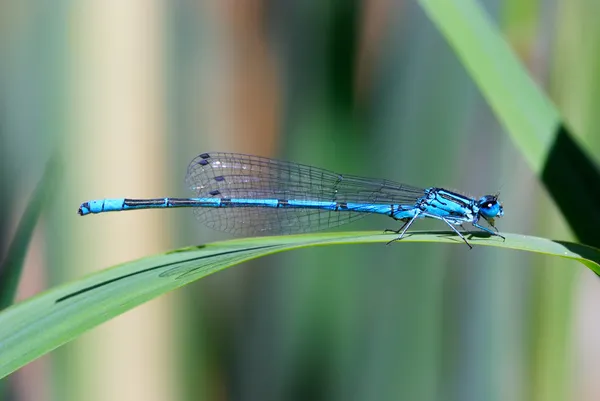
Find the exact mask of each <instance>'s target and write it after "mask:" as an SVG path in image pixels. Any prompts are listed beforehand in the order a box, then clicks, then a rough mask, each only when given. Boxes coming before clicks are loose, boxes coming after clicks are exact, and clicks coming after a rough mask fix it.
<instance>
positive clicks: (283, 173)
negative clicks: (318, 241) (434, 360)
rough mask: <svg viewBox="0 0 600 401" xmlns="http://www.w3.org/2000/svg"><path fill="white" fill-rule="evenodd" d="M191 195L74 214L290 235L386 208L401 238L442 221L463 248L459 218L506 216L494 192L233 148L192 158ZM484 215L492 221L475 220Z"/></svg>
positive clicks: (102, 204) (117, 202) (86, 206)
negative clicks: (426, 222) (132, 213)
mask: <svg viewBox="0 0 600 401" xmlns="http://www.w3.org/2000/svg"><path fill="white" fill-rule="evenodd" d="M186 180H187V183H188V184H189V186H190V187H191V189H192V190H193V191H194V192H195V193H196V194H197V195H198V197H197V198H158V199H129V198H114V199H102V200H92V201H89V202H84V203H83V204H81V206H80V207H79V214H80V215H82V216H85V215H87V214H90V213H103V212H113V211H121V210H131V209H151V208H173V207H191V208H194V213H195V214H196V216H197V217H198V219H199V220H201V221H203V222H204V223H206V225H208V226H209V227H212V228H214V229H216V230H220V231H225V232H230V233H233V234H236V235H267V234H290V233H300V232H309V231H317V230H321V229H325V228H329V227H335V226H339V225H342V224H346V223H350V222H352V221H355V220H358V219H360V218H361V217H364V216H365V215H367V214H382V215H387V216H389V217H391V218H393V219H394V220H400V221H402V222H403V223H404V225H403V226H402V227H400V229H398V230H386V232H395V233H396V234H398V237H396V238H395V239H393V240H392V241H390V242H393V241H397V240H400V239H402V237H403V236H404V235H405V233H406V230H408V228H409V227H410V226H411V225H412V224H413V222H414V221H415V220H416V219H420V218H425V217H428V218H433V219H438V220H441V221H443V222H444V223H446V224H447V225H448V226H449V227H450V228H451V229H452V230H453V231H454V232H455V233H456V234H457V235H458V236H459V237H460V238H461V239H462V240H463V241H464V242H465V243H466V244H467V245H468V246H469V247H471V245H470V244H469V242H468V241H467V240H466V238H465V237H464V236H463V235H462V234H461V233H460V232H459V231H458V229H457V228H456V227H455V226H459V227H461V228H462V225H463V224H464V223H471V224H472V225H473V226H475V227H477V228H479V229H481V230H483V231H485V232H487V233H489V234H490V235H494V236H498V237H500V238H503V239H504V237H503V236H502V235H500V234H498V233H497V229H496V228H495V226H494V220H495V219H496V218H499V217H502V216H503V215H504V210H503V208H502V205H501V204H500V202H499V201H498V195H485V196H483V197H481V198H479V199H474V198H470V197H467V196H464V195H461V194H458V193H456V192H452V191H448V190H446V189H443V188H434V187H430V188H426V189H421V188H416V187H412V186H408V185H404V184H398V183H395V182H393V181H388V180H380V179H379V180H378V179H371V178H365V177H358V176H353V175H345V174H344V175H342V174H337V173H334V172H332V171H328V170H324V169H321V168H317V167H311V166H307V165H303V164H297V163H291V162H285V161H280V160H274V159H269V158H265V157H258V156H250V155H243V154H236V153H216V152H215V153H202V154H201V155H199V156H198V157H196V158H195V159H194V160H192V162H191V163H190V165H189V167H188V171H187V177H186ZM482 219H483V220H485V221H486V222H487V223H488V224H489V226H490V227H491V228H493V229H494V230H496V231H493V230H491V229H490V228H487V227H484V226H482V225H480V222H481V221H482Z"/></svg>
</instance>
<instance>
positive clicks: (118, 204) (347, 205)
mask: <svg viewBox="0 0 600 401" xmlns="http://www.w3.org/2000/svg"><path fill="white" fill-rule="evenodd" d="M175 207H209V208H222V207H259V208H261V207H262V208H283V209H288V208H290V209H319V210H329V211H336V212H344V211H351V212H363V213H376V214H385V215H388V216H394V217H395V214H396V213H398V212H399V210H400V208H402V206H400V205H373V204H369V203H353V202H324V201H310V200H294V199H247V198H239V199H238V198H231V199H228V198H158V199H127V198H112V199H101V200H92V201H89V202H85V203H83V204H81V206H80V207H79V214H80V215H82V216H85V215H87V214H96V213H104V212H118V211H123V210H132V209H161V208H175ZM403 213H404V214H402V217H400V218H405V217H410V216H409V214H410V210H406V212H404V211H403ZM406 213H408V214H406Z"/></svg>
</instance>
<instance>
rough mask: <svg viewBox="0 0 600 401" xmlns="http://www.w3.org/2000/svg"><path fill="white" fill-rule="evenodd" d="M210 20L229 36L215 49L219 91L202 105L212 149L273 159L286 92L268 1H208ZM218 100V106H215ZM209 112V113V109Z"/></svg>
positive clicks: (204, 10) (212, 94)
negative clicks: (272, 43)
mask: <svg viewBox="0 0 600 401" xmlns="http://www.w3.org/2000/svg"><path fill="white" fill-rule="evenodd" d="M202 6H203V7H201V10H202V12H203V13H206V14H205V18H207V19H209V18H210V19H214V21H215V22H216V23H217V24H218V29H219V31H220V32H219V33H220V34H221V35H222V37H224V38H226V39H225V40H224V41H223V43H221V44H222V46H220V47H218V48H214V49H213V51H215V52H216V53H215V54H214V57H215V59H216V60H220V62H221V63H222V65H220V66H218V67H217V63H218V62H219V61H216V62H213V65H212V67H216V68H214V69H213V70H212V71H211V72H209V74H214V78H215V79H216V80H215V81H214V83H213V85H214V88H215V90H214V91H206V92H205V95H206V96H209V99H205V100H203V101H202V103H205V104H210V106H209V107H210V108H211V109H212V110H215V111H216V112H215V113H211V114H207V115H206V117H207V118H208V119H210V120H212V121H211V122H210V123H209V124H210V126H211V129H209V132H210V133H209V134H208V135H207V136H209V137H211V138H210V142H211V145H210V146H211V148H215V149H216V148H217V147H218V148H219V149H223V150H230V151H239V152H245V153H251V154H260V155H266V156H269V155H270V156H272V155H273V154H274V153H275V151H276V150H277V148H278V145H279V139H278V138H279V135H280V129H281V127H280V125H281V121H280V116H281V115H282V107H281V102H282V88H281V85H280V78H279V74H278V66H277V65H276V60H275V56H274V55H273V52H272V49H271V48H270V45H269V38H268V36H267V33H268V32H267V26H266V14H265V13H266V11H267V10H266V6H265V2H264V1H263V0H247V1H243V2H240V1H237V0H210V1H204V2H202ZM215 102H216V103H215ZM204 111H206V109H205V110H204Z"/></svg>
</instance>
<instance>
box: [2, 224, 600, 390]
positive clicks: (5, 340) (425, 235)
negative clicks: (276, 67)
mask: <svg viewBox="0 0 600 401" xmlns="http://www.w3.org/2000/svg"><path fill="white" fill-rule="evenodd" d="M393 238H395V235H394V234H381V233H380V232H377V233H374V232H347V233H320V234H310V235H297V236H282V237H262V238H246V239H240V240H233V241H225V242H219V243H213V244H208V245H201V246H198V247H192V248H184V249H179V250H175V251H172V252H168V253H166V254H162V255H158V256H152V257H148V258H144V259H140V260H136V261H133V262H129V263H125V264H122V265H119V266H116V267H113V268H110V269H106V270H102V271H100V272H97V273H94V274H91V275H89V276H88V277H85V278H82V279H80V280H77V281H74V282H72V283H69V284H66V285H63V286H60V287H58V288H53V289H51V290H49V291H47V292H45V293H43V294H41V295H39V296H36V297H34V298H32V299H29V300H27V301H25V302H21V303H19V304H16V305H14V306H12V307H10V308H8V309H6V310H4V311H3V312H1V313H0V378H1V377H4V376H6V375H8V374H10V373H11V372H13V371H15V370H16V369H18V368H20V367H21V366H23V365H25V364H27V363H29V362H31V361H32V360H34V359H36V358H38V357H39V356H41V355H43V354H45V353H47V352H49V351H51V350H53V349H55V348H57V347H59V346H60V345H62V344H65V343H66V342H68V341H70V340H72V339H74V338H76V337H77V336H79V335H81V334H82V333H83V332H85V331H87V330H89V329H91V328H92V327H95V326H97V325H99V324H100V323H102V322H105V321H107V320H109V319H111V318H112V317H114V316H117V315H119V314H121V313H123V312H125V311H127V310H130V309H132V308H134V307H135V306H137V305H140V304H142V303H144V302H146V301H149V300H151V299H153V298H155V297H157V296H159V295H161V294H164V293H166V292H168V291H171V290H173V289H175V288H178V287H181V286H183V285H186V284H188V283H190V282H193V281H195V280H198V279H200V278H202V277H205V276H208V275H210V274H213V273H216V272H218V271H220V270H223V269H226V268H228V267H231V266H233V265H236V264H239V263H241V262H244V261H247V260H251V259H255V258H258V257H260V256H265V255H270V254H273V253H278V252H283V251H287V250H291V249H298V248H305V247H311V246H323V245H336V244H365V243H382V242H384V243H385V242H387V241H389V240H391V239H393ZM467 238H469V241H470V242H471V243H472V244H473V245H486V246H494V247H498V248H506V249H517V250H524V251H530V252H536V253H543V254H547V255H551V256H558V257H562V258H567V259H575V260H578V261H580V262H581V263H583V264H584V265H585V266H587V267H588V268H590V269H592V270H593V271H595V272H596V273H598V272H600V251H599V250H598V249H595V248H591V247H587V246H584V245H579V244H574V243H567V242H557V241H552V240H548V239H544V238H537V237H528V236H524V235H517V234H506V241H502V240H500V239H499V238H497V237H493V238H491V237H488V236H483V235H482V234H481V233H469V234H467ZM408 242H439V243H452V244H458V245H461V246H462V247H463V248H464V251H465V253H466V255H467V256H468V255H469V253H468V252H476V250H473V251H469V249H468V248H467V247H466V246H465V245H464V243H463V242H462V241H461V240H460V239H458V238H457V237H456V235H454V234H453V233H451V232H413V233H410V235H407V236H406V237H405V238H404V239H403V240H402V241H400V242H398V243H395V244H394V245H393V246H389V247H383V248H382V252H399V249H398V246H400V245H398V244H400V243H408ZM475 249H477V248H475ZM398 267H399V268H401V263H399V266H398Z"/></svg>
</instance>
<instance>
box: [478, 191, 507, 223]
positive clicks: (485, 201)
mask: <svg viewBox="0 0 600 401" xmlns="http://www.w3.org/2000/svg"><path fill="white" fill-rule="evenodd" d="M477 206H478V207H479V214H480V215H481V217H483V218H484V219H486V220H487V221H488V222H490V224H492V225H493V224H494V219H495V218H497V217H498V218H499V217H502V216H504V208H503V207H502V204H501V203H500V202H498V196H497V195H485V196H483V197H481V198H480V199H479V202H478V204H477Z"/></svg>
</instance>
